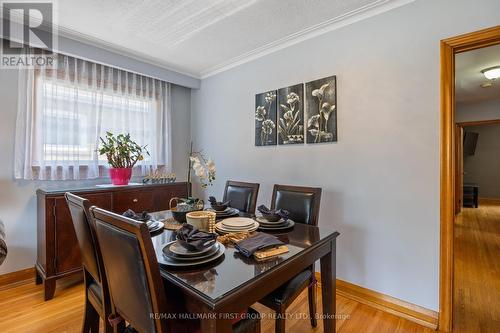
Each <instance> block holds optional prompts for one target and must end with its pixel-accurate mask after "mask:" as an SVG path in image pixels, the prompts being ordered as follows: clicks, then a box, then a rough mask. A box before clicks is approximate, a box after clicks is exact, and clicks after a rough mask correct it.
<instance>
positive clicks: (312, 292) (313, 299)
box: [307, 284, 318, 327]
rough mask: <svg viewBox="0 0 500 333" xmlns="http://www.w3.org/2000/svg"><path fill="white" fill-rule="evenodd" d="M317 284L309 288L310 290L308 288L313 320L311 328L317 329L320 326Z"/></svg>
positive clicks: (310, 314)
mask: <svg viewBox="0 0 500 333" xmlns="http://www.w3.org/2000/svg"><path fill="white" fill-rule="evenodd" d="M316 286H317V285H316V284H313V285H312V286H309V288H307V293H308V295H307V296H308V297H307V298H308V299H309V316H310V318H311V326H312V327H316V326H318V320H317V319H316V312H317V311H316V304H317V301H316V294H317V291H316Z"/></svg>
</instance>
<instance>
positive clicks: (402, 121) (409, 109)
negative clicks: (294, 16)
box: [191, 0, 500, 310]
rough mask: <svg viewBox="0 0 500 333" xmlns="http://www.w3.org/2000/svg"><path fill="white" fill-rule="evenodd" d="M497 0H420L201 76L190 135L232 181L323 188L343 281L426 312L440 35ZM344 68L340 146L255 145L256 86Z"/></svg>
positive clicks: (433, 227)
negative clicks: (213, 73) (394, 298)
mask: <svg viewBox="0 0 500 333" xmlns="http://www.w3.org/2000/svg"><path fill="white" fill-rule="evenodd" d="M499 12H500V2H499V1H498V0H482V1H467V0H439V1H436V0H418V1H416V2H414V3H411V4H409V5H407V6H403V7H400V8H397V9H395V10H392V11H390V12H386V13H384V14H381V15H378V16H375V17H371V18H369V19H366V20H364V21H361V22H357V23H355V24H352V25H349V26H347V27H344V28H341V29H339V30H336V31H332V32H329V33H326V34H324V35H321V36H318V37H315V38H313V39H309V40H306V41H304V42H301V43H300V44H297V45H293V46H290V47H288V48H286V49H283V50H280V51H277V52H275V53H272V54H270V55H266V56H264V57H262V58H259V59H257V60H254V61H252V62H250V63H247V64H243V65H241V66H238V67H236V68H234V69H231V70H228V71H226V72H223V73H221V74H218V75H215V76H212V77H209V78H207V79H204V80H202V82H201V89H200V90H197V91H192V129H191V131H192V137H193V140H194V141H195V144H196V146H197V148H201V149H203V150H204V151H205V152H206V153H207V155H210V156H212V157H213V158H214V159H215V162H216V163H217V166H218V175H219V178H218V179H217V181H216V184H215V185H214V186H213V187H212V188H209V189H208V190H206V191H205V192H202V191H201V190H200V189H198V193H199V194H200V195H203V196H205V197H206V196H208V195H209V194H213V195H216V196H218V197H221V195H222V193H223V187H224V183H225V181H226V179H237V180H243V181H255V182H259V183H260V184H261V190H260V194H259V203H265V204H269V202H270V198H271V191H272V185H273V184H274V183H284V184H300V185H309V186H320V187H322V188H323V198H322V204H321V214H320V222H319V223H320V226H321V227H324V228H330V229H337V230H339V231H340V233H341V235H340V238H339V241H338V261H337V269H338V277H339V278H340V279H344V280H347V281H349V282H352V283H355V284H358V285H361V286H363V287H366V288H370V289H373V290H376V291H379V292H382V293H385V294H389V295H391V296H394V297H397V298H400V299H403V300H405V301H409V302H412V303H415V304H418V305H421V306H424V307H427V308H429V309H433V310H437V309H438V298H439V297H438V284H439V41H440V40H441V39H444V38H447V37H451V36H455V35H459V34H462V33H466V32H470V31H474V30H478V29H481V28H486V27H490V26H494V25H497V24H499V17H498V13H499ZM333 74H335V75H337V82H338V106H337V107H338V124H339V125H338V127H339V141H338V143H336V144H316V145H292V146H278V147H255V146H254V111H255V110H254V98H255V94H256V93H260V92H264V91H267V90H271V89H276V88H280V87H285V86H288V85H292V84H296V83H300V82H307V81H309V80H313V79H317V78H321V77H325V76H329V75H333Z"/></svg>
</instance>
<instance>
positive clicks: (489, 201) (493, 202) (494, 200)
mask: <svg viewBox="0 0 500 333" xmlns="http://www.w3.org/2000/svg"><path fill="white" fill-rule="evenodd" d="M479 203H480V204H483V205H484V204H490V205H500V198H483V197H479Z"/></svg>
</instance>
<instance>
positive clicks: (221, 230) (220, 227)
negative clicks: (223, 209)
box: [215, 222, 259, 234]
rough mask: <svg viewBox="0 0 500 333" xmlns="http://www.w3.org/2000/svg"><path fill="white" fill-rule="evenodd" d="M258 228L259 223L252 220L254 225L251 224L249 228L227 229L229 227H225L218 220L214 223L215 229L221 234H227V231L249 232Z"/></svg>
mask: <svg viewBox="0 0 500 333" xmlns="http://www.w3.org/2000/svg"><path fill="white" fill-rule="evenodd" d="M258 228H259V223H258V222H254V225H253V226H251V227H250V228H246V229H245V228H244V229H229V228H225V227H224V226H223V225H222V223H221V222H218V223H216V224H215V230H216V231H218V232H219V233H223V234H227V233H230V232H243V231H248V232H251V231H255V230H257V229H258Z"/></svg>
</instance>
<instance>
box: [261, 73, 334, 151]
mask: <svg viewBox="0 0 500 333" xmlns="http://www.w3.org/2000/svg"><path fill="white" fill-rule="evenodd" d="M336 141H337V80H336V77H335V76H329V77H325V78H323V79H319V80H314V81H311V82H307V83H306V84H305V90H304V84H302V83H300V84H296V85H293V86H289V87H286V88H281V89H278V90H272V91H268V92H264V93H261V94H257V95H255V145H256V146H271V145H276V144H280V145H289V144H300V143H304V142H307V143H321V142H336Z"/></svg>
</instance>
